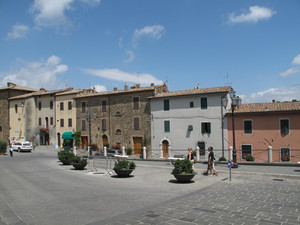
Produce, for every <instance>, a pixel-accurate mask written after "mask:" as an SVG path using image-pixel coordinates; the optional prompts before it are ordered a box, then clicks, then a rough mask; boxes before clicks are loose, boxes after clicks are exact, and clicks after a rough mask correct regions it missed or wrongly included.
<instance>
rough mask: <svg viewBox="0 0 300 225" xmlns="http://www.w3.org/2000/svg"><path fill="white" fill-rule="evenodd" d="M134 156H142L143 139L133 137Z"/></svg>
mask: <svg viewBox="0 0 300 225" xmlns="http://www.w3.org/2000/svg"><path fill="white" fill-rule="evenodd" d="M133 146H134V149H133V154H142V148H143V138H142V137H133Z"/></svg>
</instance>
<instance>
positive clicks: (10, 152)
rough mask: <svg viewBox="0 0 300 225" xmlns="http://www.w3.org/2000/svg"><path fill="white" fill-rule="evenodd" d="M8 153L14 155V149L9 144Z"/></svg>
mask: <svg viewBox="0 0 300 225" xmlns="http://www.w3.org/2000/svg"><path fill="white" fill-rule="evenodd" d="M9 154H10V157H13V156H14V151H13V148H12V145H11V144H10V145H9Z"/></svg>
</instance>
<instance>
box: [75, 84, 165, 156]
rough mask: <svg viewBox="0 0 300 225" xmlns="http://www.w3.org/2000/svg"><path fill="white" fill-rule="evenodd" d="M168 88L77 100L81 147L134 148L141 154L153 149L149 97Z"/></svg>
mask: <svg viewBox="0 0 300 225" xmlns="http://www.w3.org/2000/svg"><path fill="white" fill-rule="evenodd" d="M166 91H167V87H166V85H161V86H154V85H151V86H150V87H140V86H139V85H134V86H132V87H131V88H128V86H127V85H125V87H124V90H117V89H115V90H114V91H108V92H101V93H95V94H87V95H82V96H78V97H76V98H75V99H76V108H77V130H80V131H81V143H82V147H84V145H88V144H89V143H90V144H96V145H97V146H98V147H99V148H101V149H103V147H104V146H105V145H109V146H110V147H112V148H113V147H123V146H124V147H125V148H126V149H128V148H131V149H132V150H133V153H134V154H140V153H141V149H142V147H143V146H146V147H147V149H151V142H150V141H151V140H150V103H149V100H148V97H150V96H154V95H156V94H158V93H161V92H166Z"/></svg>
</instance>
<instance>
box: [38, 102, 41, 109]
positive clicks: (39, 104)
mask: <svg viewBox="0 0 300 225" xmlns="http://www.w3.org/2000/svg"><path fill="white" fill-rule="evenodd" d="M38 107H39V110H42V103H41V102H39V103H38Z"/></svg>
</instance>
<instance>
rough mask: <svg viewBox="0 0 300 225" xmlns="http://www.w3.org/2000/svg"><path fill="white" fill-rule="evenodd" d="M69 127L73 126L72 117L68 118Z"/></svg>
mask: <svg viewBox="0 0 300 225" xmlns="http://www.w3.org/2000/svg"><path fill="white" fill-rule="evenodd" d="M68 127H72V119H71V118H69V119H68Z"/></svg>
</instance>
